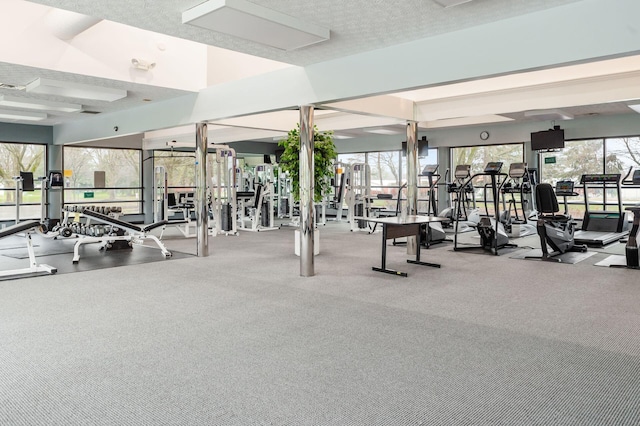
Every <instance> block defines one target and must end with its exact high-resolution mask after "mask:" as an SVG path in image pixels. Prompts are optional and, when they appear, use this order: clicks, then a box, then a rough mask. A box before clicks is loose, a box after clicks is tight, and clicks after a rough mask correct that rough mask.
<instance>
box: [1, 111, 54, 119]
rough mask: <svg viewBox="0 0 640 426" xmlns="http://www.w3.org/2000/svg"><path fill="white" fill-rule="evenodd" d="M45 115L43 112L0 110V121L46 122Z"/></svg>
mask: <svg viewBox="0 0 640 426" xmlns="http://www.w3.org/2000/svg"><path fill="white" fill-rule="evenodd" d="M47 117H48V115H47V114H45V113H43V112H26V111H10V110H7V109H0V119H2V118H4V119H8V120H21V121H42V120H46V119H47Z"/></svg>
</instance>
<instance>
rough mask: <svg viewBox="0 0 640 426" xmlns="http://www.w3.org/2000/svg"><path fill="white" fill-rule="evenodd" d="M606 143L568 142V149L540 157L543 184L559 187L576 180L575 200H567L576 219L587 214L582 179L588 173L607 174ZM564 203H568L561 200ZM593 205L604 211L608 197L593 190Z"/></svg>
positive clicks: (589, 141) (591, 200)
mask: <svg viewBox="0 0 640 426" xmlns="http://www.w3.org/2000/svg"><path fill="white" fill-rule="evenodd" d="M603 165H604V140H603V139H589V140H581V141H567V142H565V145H564V149H562V150H560V151H557V152H543V153H541V154H540V181H541V182H546V183H550V184H551V185H555V184H556V182H558V181H559V180H572V181H573V182H574V185H575V192H576V193H577V194H578V195H577V196H575V197H567V199H566V202H567V210H568V211H569V214H570V215H571V216H573V217H575V218H579V217H582V216H583V215H584V195H583V189H582V187H581V186H580V178H581V177H582V175H583V174H587V173H603ZM558 201H559V202H561V203H562V202H564V201H565V200H564V199H563V200H558ZM589 202H590V206H592V207H593V208H594V209H600V210H601V209H602V208H603V202H604V194H603V193H602V190H598V189H596V188H593V189H592V190H591V191H590V192H589Z"/></svg>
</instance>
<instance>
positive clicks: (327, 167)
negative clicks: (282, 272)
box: [278, 124, 338, 255]
mask: <svg viewBox="0 0 640 426" xmlns="http://www.w3.org/2000/svg"><path fill="white" fill-rule="evenodd" d="M278 145H279V146H280V147H282V148H284V152H283V153H282V155H281V157H280V167H281V168H282V170H283V171H284V172H287V173H289V177H290V178H291V191H292V193H293V198H294V200H295V201H300V124H298V126H297V127H296V128H295V129H292V130H290V131H289V133H288V134H287V138H286V139H283V140H281V141H280V142H279V143H278ZM337 157H338V152H337V151H336V146H335V144H334V143H333V132H329V131H327V132H319V131H318V128H317V127H316V126H313V168H314V170H313V180H314V194H313V200H314V201H315V202H316V203H319V202H321V201H322V197H323V195H324V194H325V193H327V192H328V191H329V189H330V188H331V178H332V177H333V173H334V171H333V160H335V159H336V158H337ZM319 241H320V238H319V233H318V230H317V229H316V230H315V235H314V249H313V251H314V254H318V253H319V252H320V244H319ZM299 242H300V231H299V230H296V250H295V252H296V254H298V255H299V253H300V252H299Z"/></svg>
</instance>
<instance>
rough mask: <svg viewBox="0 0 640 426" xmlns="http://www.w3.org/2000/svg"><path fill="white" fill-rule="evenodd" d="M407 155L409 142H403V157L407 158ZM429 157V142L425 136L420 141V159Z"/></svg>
mask: <svg viewBox="0 0 640 426" xmlns="http://www.w3.org/2000/svg"><path fill="white" fill-rule="evenodd" d="M406 155H407V141H404V142H402V156H403V157H406ZM428 156H429V141H428V140H427V137H426V136H423V137H422V139H418V157H428Z"/></svg>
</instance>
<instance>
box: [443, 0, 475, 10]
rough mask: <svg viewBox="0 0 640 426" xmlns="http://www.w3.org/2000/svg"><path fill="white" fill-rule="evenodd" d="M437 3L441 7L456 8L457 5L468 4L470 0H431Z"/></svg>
mask: <svg viewBox="0 0 640 426" xmlns="http://www.w3.org/2000/svg"><path fill="white" fill-rule="evenodd" d="M433 1H434V2H436V3H438V4H439V5H440V6H442V7H445V8H446V7H453V6H458V5H459V4H464V3H469V2H470V1H472V0H433Z"/></svg>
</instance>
